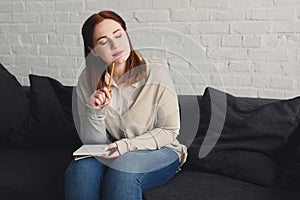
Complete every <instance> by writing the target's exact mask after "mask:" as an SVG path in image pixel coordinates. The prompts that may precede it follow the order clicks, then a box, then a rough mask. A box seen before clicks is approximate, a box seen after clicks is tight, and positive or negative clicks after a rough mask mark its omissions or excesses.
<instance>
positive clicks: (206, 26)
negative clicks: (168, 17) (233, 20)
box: [191, 22, 229, 34]
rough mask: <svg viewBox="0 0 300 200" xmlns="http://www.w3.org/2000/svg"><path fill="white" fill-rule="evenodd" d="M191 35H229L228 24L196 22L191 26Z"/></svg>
mask: <svg viewBox="0 0 300 200" xmlns="http://www.w3.org/2000/svg"><path fill="white" fill-rule="evenodd" d="M191 33H203V34H207V33H218V34H221V33H229V24H228V23H226V22H196V23H192V24H191Z"/></svg>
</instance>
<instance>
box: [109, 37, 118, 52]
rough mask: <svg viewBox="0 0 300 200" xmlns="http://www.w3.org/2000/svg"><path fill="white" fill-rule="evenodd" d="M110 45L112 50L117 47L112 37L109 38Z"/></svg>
mask: <svg viewBox="0 0 300 200" xmlns="http://www.w3.org/2000/svg"><path fill="white" fill-rule="evenodd" d="M110 47H111V49H112V50H114V49H116V48H117V47H118V45H117V42H116V41H115V40H114V39H111V40H110Z"/></svg>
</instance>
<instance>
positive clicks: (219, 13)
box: [210, 9, 249, 21]
mask: <svg viewBox="0 0 300 200" xmlns="http://www.w3.org/2000/svg"><path fill="white" fill-rule="evenodd" d="M248 12H249V11H248V10H241V9H239V10H213V11H211V13H210V18H211V19H212V20H218V21H230V20H243V19H246V14H247V13H248Z"/></svg>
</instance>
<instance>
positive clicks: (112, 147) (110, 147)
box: [101, 143, 121, 158]
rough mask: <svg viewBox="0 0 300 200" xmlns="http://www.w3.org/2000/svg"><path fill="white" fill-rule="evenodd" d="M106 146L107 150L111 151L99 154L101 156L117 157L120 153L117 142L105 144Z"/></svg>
mask: <svg viewBox="0 0 300 200" xmlns="http://www.w3.org/2000/svg"><path fill="white" fill-rule="evenodd" d="M106 148H107V150H108V151H111V152H112V153H111V154H109V155H107V156H101V157H102V158H117V157H119V156H120V155H121V154H120V152H119V150H118V145H117V143H111V144H109V145H107V147H106Z"/></svg>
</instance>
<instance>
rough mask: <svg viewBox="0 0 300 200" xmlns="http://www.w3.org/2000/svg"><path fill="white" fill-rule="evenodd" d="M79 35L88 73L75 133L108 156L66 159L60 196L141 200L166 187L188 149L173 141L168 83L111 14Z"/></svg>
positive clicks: (173, 102)
mask: <svg viewBox="0 0 300 200" xmlns="http://www.w3.org/2000/svg"><path fill="white" fill-rule="evenodd" d="M82 36H83V40H84V47H85V58H86V68H85V70H84V71H83V72H82V74H81V76H80V78H79V83H78V87H77V88H76V101H77V102H76V105H77V108H78V111H77V112H78V121H79V125H78V126H79V127H78V129H77V130H79V134H80V137H81V140H82V142H83V143H84V144H107V148H108V149H113V150H114V151H112V153H111V154H110V155H108V156H102V157H92V158H85V159H81V160H78V161H72V162H71V163H70V165H69V167H68V169H67V170H66V172H65V194H66V199H67V200H68V199H72V200H76V199H88V200H93V199H95V200H96V199H97V200H99V199H103V200H105V199H106V200H141V199H142V192H143V191H145V190H148V189H151V188H153V187H157V186H159V185H161V184H163V183H166V182H167V181H168V180H170V179H171V178H172V177H173V176H174V175H175V174H176V172H177V170H178V169H179V167H180V166H181V165H182V164H183V163H184V162H185V160H186V156H187V151H186V147H185V146H184V145H182V144H180V143H179V142H178V141H177V140H176V137H177V135H178V134H179V127H180V122H179V121H180V120H179V108H178V102H177V95H176V93H175V90H174V87H173V84H172V80H171V79H170V77H169V76H168V73H167V72H166V70H164V67H163V66H160V65H157V64H151V63H148V62H146V61H145V59H143V58H142V57H141V56H140V55H139V54H138V53H137V52H136V51H135V50H133V49H132V46H131V43H130V40H129V37H128V35H127V33H126V24H125V22H124V21H123V19H122V18H121V17H120V16H119V15H117V14H116V13H114V12H112V11H102V12H99V13H97V14H93V15H92V16H90V17H89V18H88V19H87V20H86V21H85V23H84V25H83V27H82ZM112 63H114V64H112ZM112 65H114V73H113V77H112V78H113V79H112V84H111V87H110V91H109V89H108V88H107V86H108V83H109V79H110V74H111V71H112ZM75 118H76V117H75Z"/></svg>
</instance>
